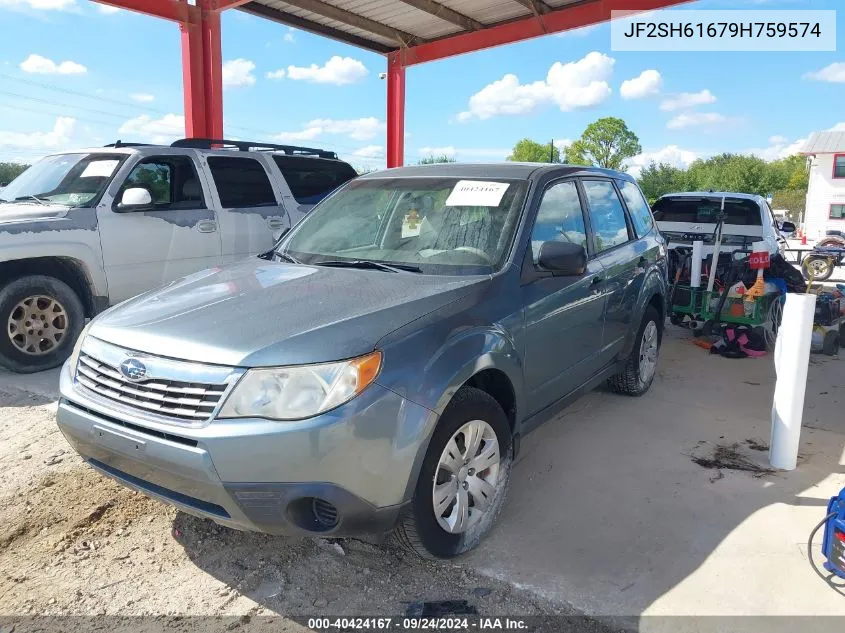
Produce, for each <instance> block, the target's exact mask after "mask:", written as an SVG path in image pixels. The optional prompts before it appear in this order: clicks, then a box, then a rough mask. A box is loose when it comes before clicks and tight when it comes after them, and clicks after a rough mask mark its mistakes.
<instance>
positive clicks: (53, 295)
mask: <svg viewBox="0 0 845 633" xmlns="http://www.w3.org/2000/svg"><path fill="white" fill-rule="evenodd" d="M356 175H357V174H356V172H355V170H354V169H353V168H352V167H351V166H350V165H349V164H347V163H345V162H343V161H340V160H338V158H337V155H336V154H335V153H334V152H327V151H324V150H317V149H311V148H304V147H294V146H288V145H270V144H264V143H251V142H240V141H219V140H208V139H183V140H181V141H177V142H175V143H173V144H172V145H170V146H157V145H142V144H132V143H127V144H123V143H120V142H119V141H118V142H117V143H115V144H113V145H109V146H106V147H103V148H96V149H87V150H79V151H74V152H67V153H61V154H55V155H51V156H47V157H46V158H43V159H42V160H40V161H39V162H37V163H36V164H34V165H33V166H32V167H30V168H29V169H27V170H26V171H25V172H24V173H22V174H21V175H20V176H18V177H17V178H16V179H15V180H13V181H12V182H11V183H9V184H8V186H6V187H5V189H4V190H3V191H2V193H0V365H3V366H5V367H6V368H8V369H10V370H12V371H16V372H22V373H28V372H34V371H40V370H43V369H48V368H50V367H55V366H57V365H59V364H61V363H62V362H63V361H64V360H65V359H66V358H67V357H68V355H69V354H70V352H71V350H72V348H73V343H74V341H75V339H76V337H77V335H78V334H79V332H80V331H81V329H82V327H83V325H84V322H85V319H86V318H87V317H92V316H94V315H96V314H97V313H98V312H100V311H102V310H103V309H105V308H106V307H108V306H110V305H113V304H116V303H119V302H121V301H124V300H125V299H128V298H130V297H133V296H135V295H137V294H139V293H141V292H144V291H146V290H150V289H152V288H155V287H157V286H160V285H162V284H164V283H168V282H171V281H173V280H175V279H178V278H180V277H183V276H185V275H188V274H190V273H195V272H197V271H199V270H202V269H205V268H212V267H215V266H219V265H221V264H224V263H226V262H230V261H233V260H236V259H238V258H243V257H247V256H249V255H255V254H257V253H261V252H264V251H267V250H269V249H270V248H271V247H272V245H273V244H274V242H275V240H276V239H277V238H278V237H279V236H280V235H281V234H282V233H283V232H284V231H285V230H287V229H289V228H290V227H292V226H294V225H295V224H296V223H297V222H299V221H300V220H301V219H302V218H303V217H304V216H305V214H306V213H308V211H309V210H310V209H311V208H312V207H313V205H314V204H315V203H316V202H318V201H319V200H320V199H322V198H324V197H325V196H326V195H328V194H329V193H330V192H331V191H333V190H334V189H336V188H337V187H339V186H340V185H342V184H343V183H345V182H347V181H348V180H350V179H352V178H354V177H355V176H356ZM186 309H190V308H189V307H188V306H186Z"/></svg>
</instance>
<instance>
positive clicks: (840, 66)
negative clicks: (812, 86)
mask: <svg viewBox="0 0 845 633" xmlns="http://www.w3.org/2000/svg"><path fill="white" fill-rule="evenodd" d="M804 79H815V80H816V81H829V82H831V83H835V84H842V83H845V62H833V63H832V64H830V65H829V66H825V67H824V68H822V69H821V70H814V71H812V72H809V73H805V74H804Z"/></svg>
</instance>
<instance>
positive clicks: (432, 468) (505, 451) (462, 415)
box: [394, 387, 511, 559]
mask: <svg viewBox="0 0 845 633" xmlns="http://www.w3.org/2000/svg"><path fill="white" fill-rule="evenodd" d="M510 467H511V432H510V424H509V423H508V419H507V416H506V415H505V412H504V411H502V408H501V407H500V406H499V404H498V403H497V402H496V401H495V400H494V399H493V398H492V397H491V396H490V395H488V394H487V393H485V392H484V391H481V390H480V389H475V388H473V387H463V388H462V389H460V390H459V391H458V392H457V393H456V394H455V397H454V398H453V399H452V401H451V402H450V403H449V405H448V406H447V407H446V410H445V411H444V412H443V415H442V416H441V417H440V422H439V424H438V425H437V428H436V429H435V431H434V435H433V436H432V438H431V442H430V444H429V446H428V450H427V452H426V455H425V458H424V460H423V464H422V468H421V469H420V475H419V479H418V480H417V485H416V488H415V491H414V498H413V500H412V501H411V503H410V505H409V507H408V509H407V510H406V512H405V514H404V515H403V516H402V518H401V520H400V522H399V525H398V526H397V527H396V530H395V532H394V536H395V539H396V541H397V542H398V543H399V544H400V545H402V546H403V547H405V548H406V549H409V550H410V551H412V552H414V553H415V554H417V555H419V556H421V557H423V558H441V559H448V558H454V557H455V556H459V555H461V554H464V553H465V552H468V551H469V550H471V549H472V548H474V547H475V546H476V545H478V543H479V542H481V540H482V539H483V538H484V536H486V534H487V533H488V532H489V531H490V529H491V528H492V527H493V524H494V523H495V521H496V518H497V517H498V515H499V512H500V511H501V509H502V505H503V504H504V501H505V493H506V491H507V486H508V481H509V478H510Z"/></svg>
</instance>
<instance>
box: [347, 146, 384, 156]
mask: <svg viewBox="0 0 845 633" xmlns="http://www.w3.org/2000/svg"><path fill="white" fill-rule="evenodd" d="M352 155H353V156H357V157H359V158H384V147H382V146H381V145H367V146H366V147H361V148H360V149H356V150H355V151H354V152H352Z"/></svg>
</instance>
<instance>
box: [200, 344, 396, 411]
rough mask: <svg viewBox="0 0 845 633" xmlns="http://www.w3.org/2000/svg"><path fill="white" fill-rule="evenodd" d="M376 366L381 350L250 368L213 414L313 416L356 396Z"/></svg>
mask: <svg viewBox="0 0 845 633" xmlns="http://www.w3.org/2000/svg"><path fill="white" fill-rule="evenodd" d="M380 369H381V352H373V353H372V354H367V355H366V356H361V357H360V358H353V359H352V360H345V361H340V362H337V363H326V364H322V365H301V366H298V367H274V368H272V369H250V370H249V371H247V372H246V374H245V375H244V377H243V378H241V380H240V382H238V384H237V385H236V386H235V388H234V390H233V391H232V393H231V394H229V397H228V398H227V399H226V402H225V403H224V404H223V408H222V409H221V410H220V413H219V415H218V416H217V417H218V418H248V417H256V418H269V419H271V420H301V419H303V418H310V417H314V416H315V415H318V414H320V413H323V412H325V411H328V410H329V409H334V408H335V407H338V406H340V405H342V404H343V403H344V402H348V401H349V400H351V399H352V398H354V397H355V396H357V395H358V394H359V393H361V392H362V391H363V390H364V389H365V388H366V387H367V385H369V384H370V383H371V382H373V380H375V378H376V376H377V375H378V372H379V370H380Z"/></svg>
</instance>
